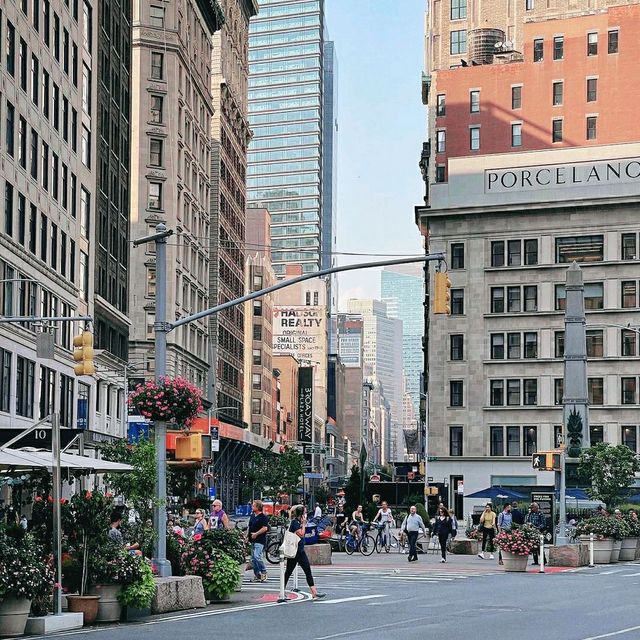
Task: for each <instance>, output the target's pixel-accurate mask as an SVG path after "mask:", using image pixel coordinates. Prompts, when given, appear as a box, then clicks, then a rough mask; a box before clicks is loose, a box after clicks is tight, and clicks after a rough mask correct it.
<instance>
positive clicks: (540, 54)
mask: <svg viewBox="0 0 640 640" xmlns="http://www.w3.org/2000/svg"><path fill="white" fill-rule="evenodd" d="M543 60H544V40H543V39H542V38H537V39H536V40H534V41H533V61H534V62H542V61H543Z"/></svg>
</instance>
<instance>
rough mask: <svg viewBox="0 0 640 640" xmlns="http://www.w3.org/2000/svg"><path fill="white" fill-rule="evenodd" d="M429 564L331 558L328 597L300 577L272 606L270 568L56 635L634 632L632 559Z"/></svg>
mask: <svg viewBox="0 0 640 640" xmlns="http://www.w3.org/2000/svg"><path fill="white" fill-rule="evenodd" d="M438 560H439V559H438V557H437V556H435V555H431V554H429V555H428V556H427V557H426V558H425V556H424V555H422V556H420V561H419V562H418V563H416V564H412V565H409V566H408V565H407V562H406V557H405V556H402V555H399V554H397V553H391V554H389V555H377V554H376V555H374V556H371V557H369V558H363V557H361V556H353V557H345V556H343V555H342V554H335V555H334V565H333V566H331V567H325V568H321V567H318V568H315V569H314V575H315V577H316V581H317V583H318V585H319V587H320V590H321V591H323V592H326V594H327V597H326V599H325V600H322V601H318V602H312V601H310V600H309V595H308V593H307V592H306V585H304V582H303V581H302V580H301V583H300V584H301V588H302V592H301V594H299V595H298V596H297V597H298V598H300V599H298V600H296V601H293V602H289V603H286V604H277V603H276V602H274V599H275V597H276V595H277V588H278V587H277V574H276V573H275V572H273V571H271V575H270V577H269V581H268V583H267V584H266V585H256V586H253V585H249V584H248V583H246V584H244V585H243V591H242V593H241V594H235V595H234V596H232V602H231V603H230V604H229V605H222V606H220V605H216V606H210V607H208V608H207V609H203V610H197V611H193V612H181V613H176V614H168V615H166V616H156V617H153V618H150V619H147V620H146V621H145V622H142V623H138V624H135V625H134V624H130V625H118V626H109V627H102V628H98V627H96V628H91V629H87V630H84V631H79V632H73V633H67V634H61V635H66V636H85V635H87V636H90V637H91V638H92V639H93V640H102V638H104V639H105V640H107V639H109V640H120V639H122V640H124V639H125V638H131V637H134V636H135V637H136V638H138V639H139V640H146V639H147V638H153V639H154V640H168V639H173V638H176V637H190V638H208V637H211V636H212V635H214V636H216V637H238V638H246V637H252V638H261V639H265V640H268V639H271V638H273V639H276V638H278V639H282V640H287V639H294V638H295V639H297V638H300V637H304V638H307V639H313V640H332V639H333V638H336V639H337V638H346V639H348V638H361V637H362V638H363V637H366V636H367V635H369V636H371V635H381V634H384V635H388V634H393V636H394V637H402V638H406V639H408V640H413V639H416V640H418V639H422V638H448V639H449V640H458V639H460V640H463V639H466V638H469V637H474V636H477V635H478V633H480V632H481V630H483V629H484V630H485V631H486V632H487V633H488V634H489V636H491V635H492V633H494V632H495V633H502V632H503V631H506V632H507V633H508V635H509V636H512V637H514V638H518V639H519V640H538V639H539V638H540V637H548V638H563V639H566V640H596V639H599V638H605V637H606V638H609V637H617V636H620V637H622V638H638V637H640V616H639V615H638V613H637V592H638V585H640V563H628V564H619V565H611V566H608V565H605V566H600V567H596V568H595V569H581V570H569V571H558V570H557V569H551V571H552V572H551V573H546V574H544V575H542V574H539V573H537V567H532V566H529V571H528V572H527V573H526V574H518V573H515V574H505V573H503V571H502V570H501V567H498V565H497V561H490V560H485V561H482V560H480V559H479V558H476V557H470V556H462V557H461V556H453V557H451V558H450V561H449V562H448V563H447V564H446V565H441V564H440V563H439V561H438ZM249 575H250V574H249V573H247V574H246V576H247V579H248V576H249ZM301 577H302V576H301ZM289 586H292V585H289ZM292 597H293V596H292ZM501 630H502V631H501Z"/></svg>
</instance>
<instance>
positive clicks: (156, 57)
mask: <svg viewBox="0 0 640 640" xmlns="http://www.w3.org/2000/svg"><path fill="white" fill-rule="evenodd" d="M163 66H164V56H163V55H162V54H161V53H156V52H154V51H152V52H151V77H152V78H153V79H154V80H162V79H163V78H164V71H163Z"/></svg>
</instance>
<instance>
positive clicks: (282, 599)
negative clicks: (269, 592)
mask: <svg viewBox="0 0 640 640" xmlns="http://www.w3.org/2000/svg"><path fill="white" fill-rule="evenodd" d="M285 565H286V562H285V557H284V551H283V550H282V549H280V594H279V597H278V602H286V601H287V596H286V594H285V592H284V588H285V584H284V572H285Z"/></svg>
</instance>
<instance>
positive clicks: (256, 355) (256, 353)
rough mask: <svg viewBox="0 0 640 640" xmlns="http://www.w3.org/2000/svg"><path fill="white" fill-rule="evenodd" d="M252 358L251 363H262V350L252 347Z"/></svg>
mask: <svg viewBox="0 0 640 640" xmlns="http://www.w3.org/2000/svg"><path fill="white" fill-rule="evenodd" d="M252 358H253V364H262V350H261V349H253V350H252Z"/></svg>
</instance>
